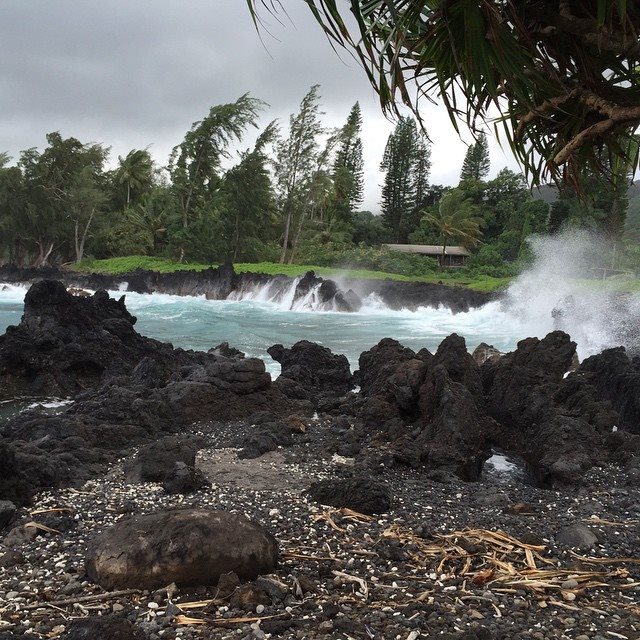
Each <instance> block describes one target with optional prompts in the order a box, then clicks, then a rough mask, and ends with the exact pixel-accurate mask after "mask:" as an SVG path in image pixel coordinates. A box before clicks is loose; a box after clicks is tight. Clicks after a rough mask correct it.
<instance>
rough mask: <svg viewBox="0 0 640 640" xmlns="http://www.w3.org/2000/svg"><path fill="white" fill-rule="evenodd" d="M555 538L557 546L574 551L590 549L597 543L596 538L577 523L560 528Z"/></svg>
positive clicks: (587, 529)
mask: <svg viewBox="0 0 640 640" xmlns="http://www.w3.org/2000/svg"><path fill="white" fill-rule="evenodd" d="M555 538H556V542H558V543H559V544H562V545H564V546H565V547H571V548H574V549H590V548H592V547H593V546H594V545H596V544H597V543H598V536H596V534H595V533H594V532H593V531H592V530H591V529H589V527H587V526H585V525H584V524H582V523H579V522H578V523H575V524H570V525H567V526H566V527H562V528H561V529H560V530H559V531H558V533H556V536H555Z"/></svg>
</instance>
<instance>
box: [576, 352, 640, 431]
mask: <svg viewBox="0 0 640 640" xmlns="http://www.w3.org/2000/svg"><path fill="white" fill-rule="evenodd" d="M577 371H578V372H579V373H581V374H583V375H585V376H587V377H588V382H589V384H590V385H591V386H592V387H593V389H594V392H595V395H596V397H597V398H599V399H602V400H606V401H609V402H610V403H611V405H612V407H613V408H614V409H615V410H616V411H617V413H618V415H619V423H618V424H617V425H616V426H617V427H618V428H619V429H624V430H627V431H632V432H634V433H638V434H640V358H638V357H636V358H633V359H630V358H629V356H628V355H627V354H626V352H625V349H624V347H618V348H616V349H606V350H605V351H603V352H602V353H600V354H598V355H595V356H591V357H590V358H587V359H586V360H584V362H582V364H581V365H580V366H579V367H578V369H577Z"/></svg>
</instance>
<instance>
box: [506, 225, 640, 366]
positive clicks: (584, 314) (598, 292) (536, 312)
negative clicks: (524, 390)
mask: <svg viewBox="0 0 640 640" xmlns="http://www.w3.org/2000/svg"><path fill="white" fill-rule="evenodd" d="M531 248H532V250H533V253H534V260H533V263H532V265H531V267H530V268H528V269H527V270H526V271H524V272H523V273H522V274H521V275H520V276H519V277H518V278H516V280H515V281H514V282H513V283H512V284H511V285H510V286H509V288H508V289H507V291H506V293H505V295H504V297H503V300H502V310H503V312H504V313H507V314H510V315H511V316H513V319H514V321H515V322H516V323H518V324H519V325H520V326H521V327H522V335H523V337H525V336H528V335H531V336H538V337H542V336H544V335H545V334H546V333H548V332H549V331H553V330H554V329H561V330H563V331H566V332H567V333H568V334H569V335H570V336H571V337H572V339H573V340H574V341H575V342H576V343H577V344H578V354H579V356H580V358H584V357H586V356H589V355H592V354H594V353H598V352H600V351H602V349H605V348H609V347H615V346H620V345H623V346H626V347H627V348H628V349H629V350H630V351H637V350H638V335H637V331H636V327H637V325H638V320H639V319H640V296H639V295H638V294H629V293H626V294H624V293H620V292H617V291H612V290H611V289H610V288H608V289H607V288H603V286H602V285H603V283H601V282H599V281H598V280H599V277H601V274H602V273H603V272H604V271H603V267H604V266H605V265H606V256H608V255H609V246H608V243H607V242H606V240H604V239H603V238H601V237H599V236H597V235H595V234H592V233H588V232H586V231H565V232H563V233H560V234H558V235H554V236H545V237H534V238H533V239H532V240H531ZM605 287H606V284H605Z"/></svg>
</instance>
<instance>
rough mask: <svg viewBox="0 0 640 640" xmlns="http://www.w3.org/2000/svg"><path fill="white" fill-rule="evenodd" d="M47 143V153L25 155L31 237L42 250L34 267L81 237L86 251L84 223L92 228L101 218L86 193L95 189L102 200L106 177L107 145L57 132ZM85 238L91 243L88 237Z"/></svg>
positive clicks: (21, 164) (22, 160)
mask: <svg viewBox="0 0 640 640" xmlns="http://www.w3.org/2000/svg"><path fill="white" fill-rule="evenodd" d="M47 143H48V144H47V147H46V148H45V149H44V151H42V152H39V151H38V150H37V149H27V150H26V151H23V152H22V154H21V156H20V161H19V163H18V165H19V167H20V168H21V169H22V172H23V176H24V197H25V211H24V214H25V215H24V218H25V234H26V236H27V238H28V242H29V243H30V244H31V245H32V246H34V247H35V248H36V251H37V255H36V258H35V260H34V266H37V267H39V266H43V265H45V264H47V262H48V260H49V257H50V256H51V254H52V253H53V251H54V249H56V248H57V249H60V250H62V249H63V245H65V244H66V245H67V246H68V245H70V244H71V243H70V242H69V241H70V239H71V238H74V239H75V238H76V237H77V238H78V240H79V242H78V248H79V247H80V240H81V232H80V228H81V225H82V234H84V229H85V227H84V225H86V224H88V225H89V227H90V226H91V222H92V221H93V217H94V215H95V211H94V214H93V215H91V213H90V211H91V210H93V209H92V207H91V206H89V207H87V206H86V205H87V202H88V201H89V198H88V196H87V193H86V192H85V193H84V194H83V193H82V192H83V190H85V189H87V188H90V189H91V190H92V191H93V195H92V196H91V200H92V201H93V202H94V203H95V202H97V200H98V196H97V194H96V193H95V191H96V190H99V189H100V186H99V181H100V176H101V175H102V168H103V165H104V162H105V159H106V157H107V153H108V150H107V149H105V148H104V147H103V146H102V145H99V144H83V143H81V142H80V141H79V140H77V139H76V138H66V139H65V138H63V137H62V136H61V135H60V133H58V132H57V131H55V132H53V133H49V134H47ZM89 180H90V181H91V183H92V184H91V186H90V187H88V181H89ZM81 202H82V204H80V203H81ZM96 206H97V205H96ZM87 211H89V214H88V215H86V212H87ZM76 229H78V233H77V234H76ZM87 233H88V229H87ZM84 237H85V240H86V234H84ZM67 255H68V253H67ZM75 257H77V253H76V256H75Z"/></svg>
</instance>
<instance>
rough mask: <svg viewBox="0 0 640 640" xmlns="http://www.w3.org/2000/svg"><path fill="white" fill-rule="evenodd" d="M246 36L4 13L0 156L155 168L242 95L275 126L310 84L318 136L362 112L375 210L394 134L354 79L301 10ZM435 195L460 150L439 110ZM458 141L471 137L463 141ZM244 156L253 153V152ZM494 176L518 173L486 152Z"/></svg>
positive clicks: (183, 8) (101, 18) (156, 2)
mask: <svg viewBox="0 0 640 640" xmlns="http://www.w3.org/2000/svg"><path fill="white" fill-rule="evenodd" d="M283 4H285V6H286V8H287V11H288V12H289V18H286V17H285V16H282V21H283V24H279V23H278V22H277V21H275V20H273V19H269V18H268V16H265V17H266V18H267V22H268V24H269V30H270V34H269V33H267V32H263V33H262V40H263V42H262V43H261V42H260V38H259V36H258V34H257V33H256V31H255V29H254V26H253V23H252V22H251V18H250V16H249V12H248V9H247V7H246V3H245V0H1V1H0V151H8V152H9V153H10V155H12V156H13V157H14V158H15V157H17V155H18V153H19V152H20V150H22V149H26V148H29V147H42V146H43V145H44V143H45V138H44V136H45V134H46V133H47V132H49V131H60V132H61V133H62V135H63V136H65V137H67V136H75V137H76V138H79V139H80V140H81V141H83V142H101V143H104V144H105V145H108V146H110V147H111V149H112V152H111V161H112V162H115V161H116V160H117V156H118V155H123V154H126V153H127V151H128V150H130V149H132V148H144V147H147V146H149V145H150V151H151V153H152V155H153V156H154V158H155V159H156V161H157V162H158V163H159V164H161V165H165V164H166V162H167V158H168V154H169V152H170V150H171V148H172V147H173V146H174V145H176V144H178V143H179V142H180V141H181V140H182V138H183V136H184V133H185V132H186V131H187V130H188V128H189V127H190V126H191V123H192V122H194V121H196V120H199V119H200V118H201V117H202V116H204V115H205V114H206V113H207V112H208V110H209V107H210V106H212V105H214V104H220V103H225V102H231V101H233V100H235V99H236V98H237V97H238V96H240V95H241V94H243V93H245V92H247V91H249V92H250V93H251V94H252V95H253V96H255V97H257V98H261V99H263V100H265V101H266V102H268V103H269V104H270V105H271V107H270V109H269V110H268V112H266V113H265V114H264V116H263V123H264V124H266V123H267V122H269V121H270V120H272V119H273V118H279V119H280V120H281V122H282V123H283V125H286V123H287V122H288V117H289V114H290V113H292V112H293V111H296V110H297V107H298V105H299V103H300V100H301V98H302V97H303V96H304V94H305V93H306V92H307V91H308V89H309V87H310V86H311V85H312V84H316V83H317V84H320V85H321V95H322V103H323V110H324V111H325V114H326V115H325V117H324V121H325V123H326V125H327V126H340V125H341V124H343V123H344V120H345V119H346V116H347V114H348V112H349V109H350V107H351V105H352V104H353V103H354V102H355V101H356V100H358V101H359V102H360V105H361V107H362V111H363V120H364V122H363V144H364V155H365V181H366V184H365V203H364V208H368V209H371V210H372V211H375V212H378V211H379V205H378V201H379V197H380V184H381V181H382V176H381V174H380V173H379V171H378V166H379V164H380V159H381V157H382V152H383V150H384V145H385V142H386V139H387V136H388V135H389V132H390V131H391V129H392V128H393V124H392V123H390V122H389V121H387V120H386V119H385V118H384V117H383V116H382V115H381V112H380V108H379V105H378V102H377V99H376V96H375V95H374V93H373V91H372V90H371V88H370V87H369V85H368V84H367V82H366V79H365V77H364V74H363V72H362V71H361V70H360V69H359V68H358V66H357V65H356V63H355V62H353V60H352V59H351V58H350V57H349V56H348V54H346V53H343V55H342V57H341V58H340V57H338V56H337V55H336V53H335V52H334V51H333V50H332V49H331V46H330V45H329V43H328V42H327V40H326V38H325V37H324V35H323V34H322V32H321V31H320V29H319V28H318V26H317V25H316V24H315V22H314V21H313V18H312V16H311V15H310V13H309V10H308V8H307V7H306V6H305V4H304V2H303V1H302V0H286V2H284V3H283ZM423 117H424V119H425V121H426V123H427V128H428V131H429V134H430V137H431V139H432V141H433V147H432V172H431V182H432V183H434V184H437V183H443V184H457V181H458V177H459V173H460V166H461V164H462V160H463V157H464V153H465V150H466V146H465V144H464V142H463V141H461V140H460V139H459V137H458V135H457V134H456V132H455V131H454V130H453V128H452V126H451V124H450V122H449V120H448V116H447V114H446V113H445V111H444V108H443V107H435V106H429V107H426V108H425V109H424V111H423ZM466 139H467V141H470V140H471V138H470V137H467V138H466ZM243 146H249V140H247V142H246V143H245V145H243ZM491 163H492V175H494V174H495V173H497V171H498V170H500V169H501V168H502V167H504V166H510V167H511V168H513V169H516V168H517V165H516V163H515V161H514V160H513V158H512V157H511V156H510V154H509V152H508V151H506V152H503V151H502V150H501V149H500V147H499V146H498V145H497V143H496V142H495V141H494V140H493V139H492V140H491Z"/></svg>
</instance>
